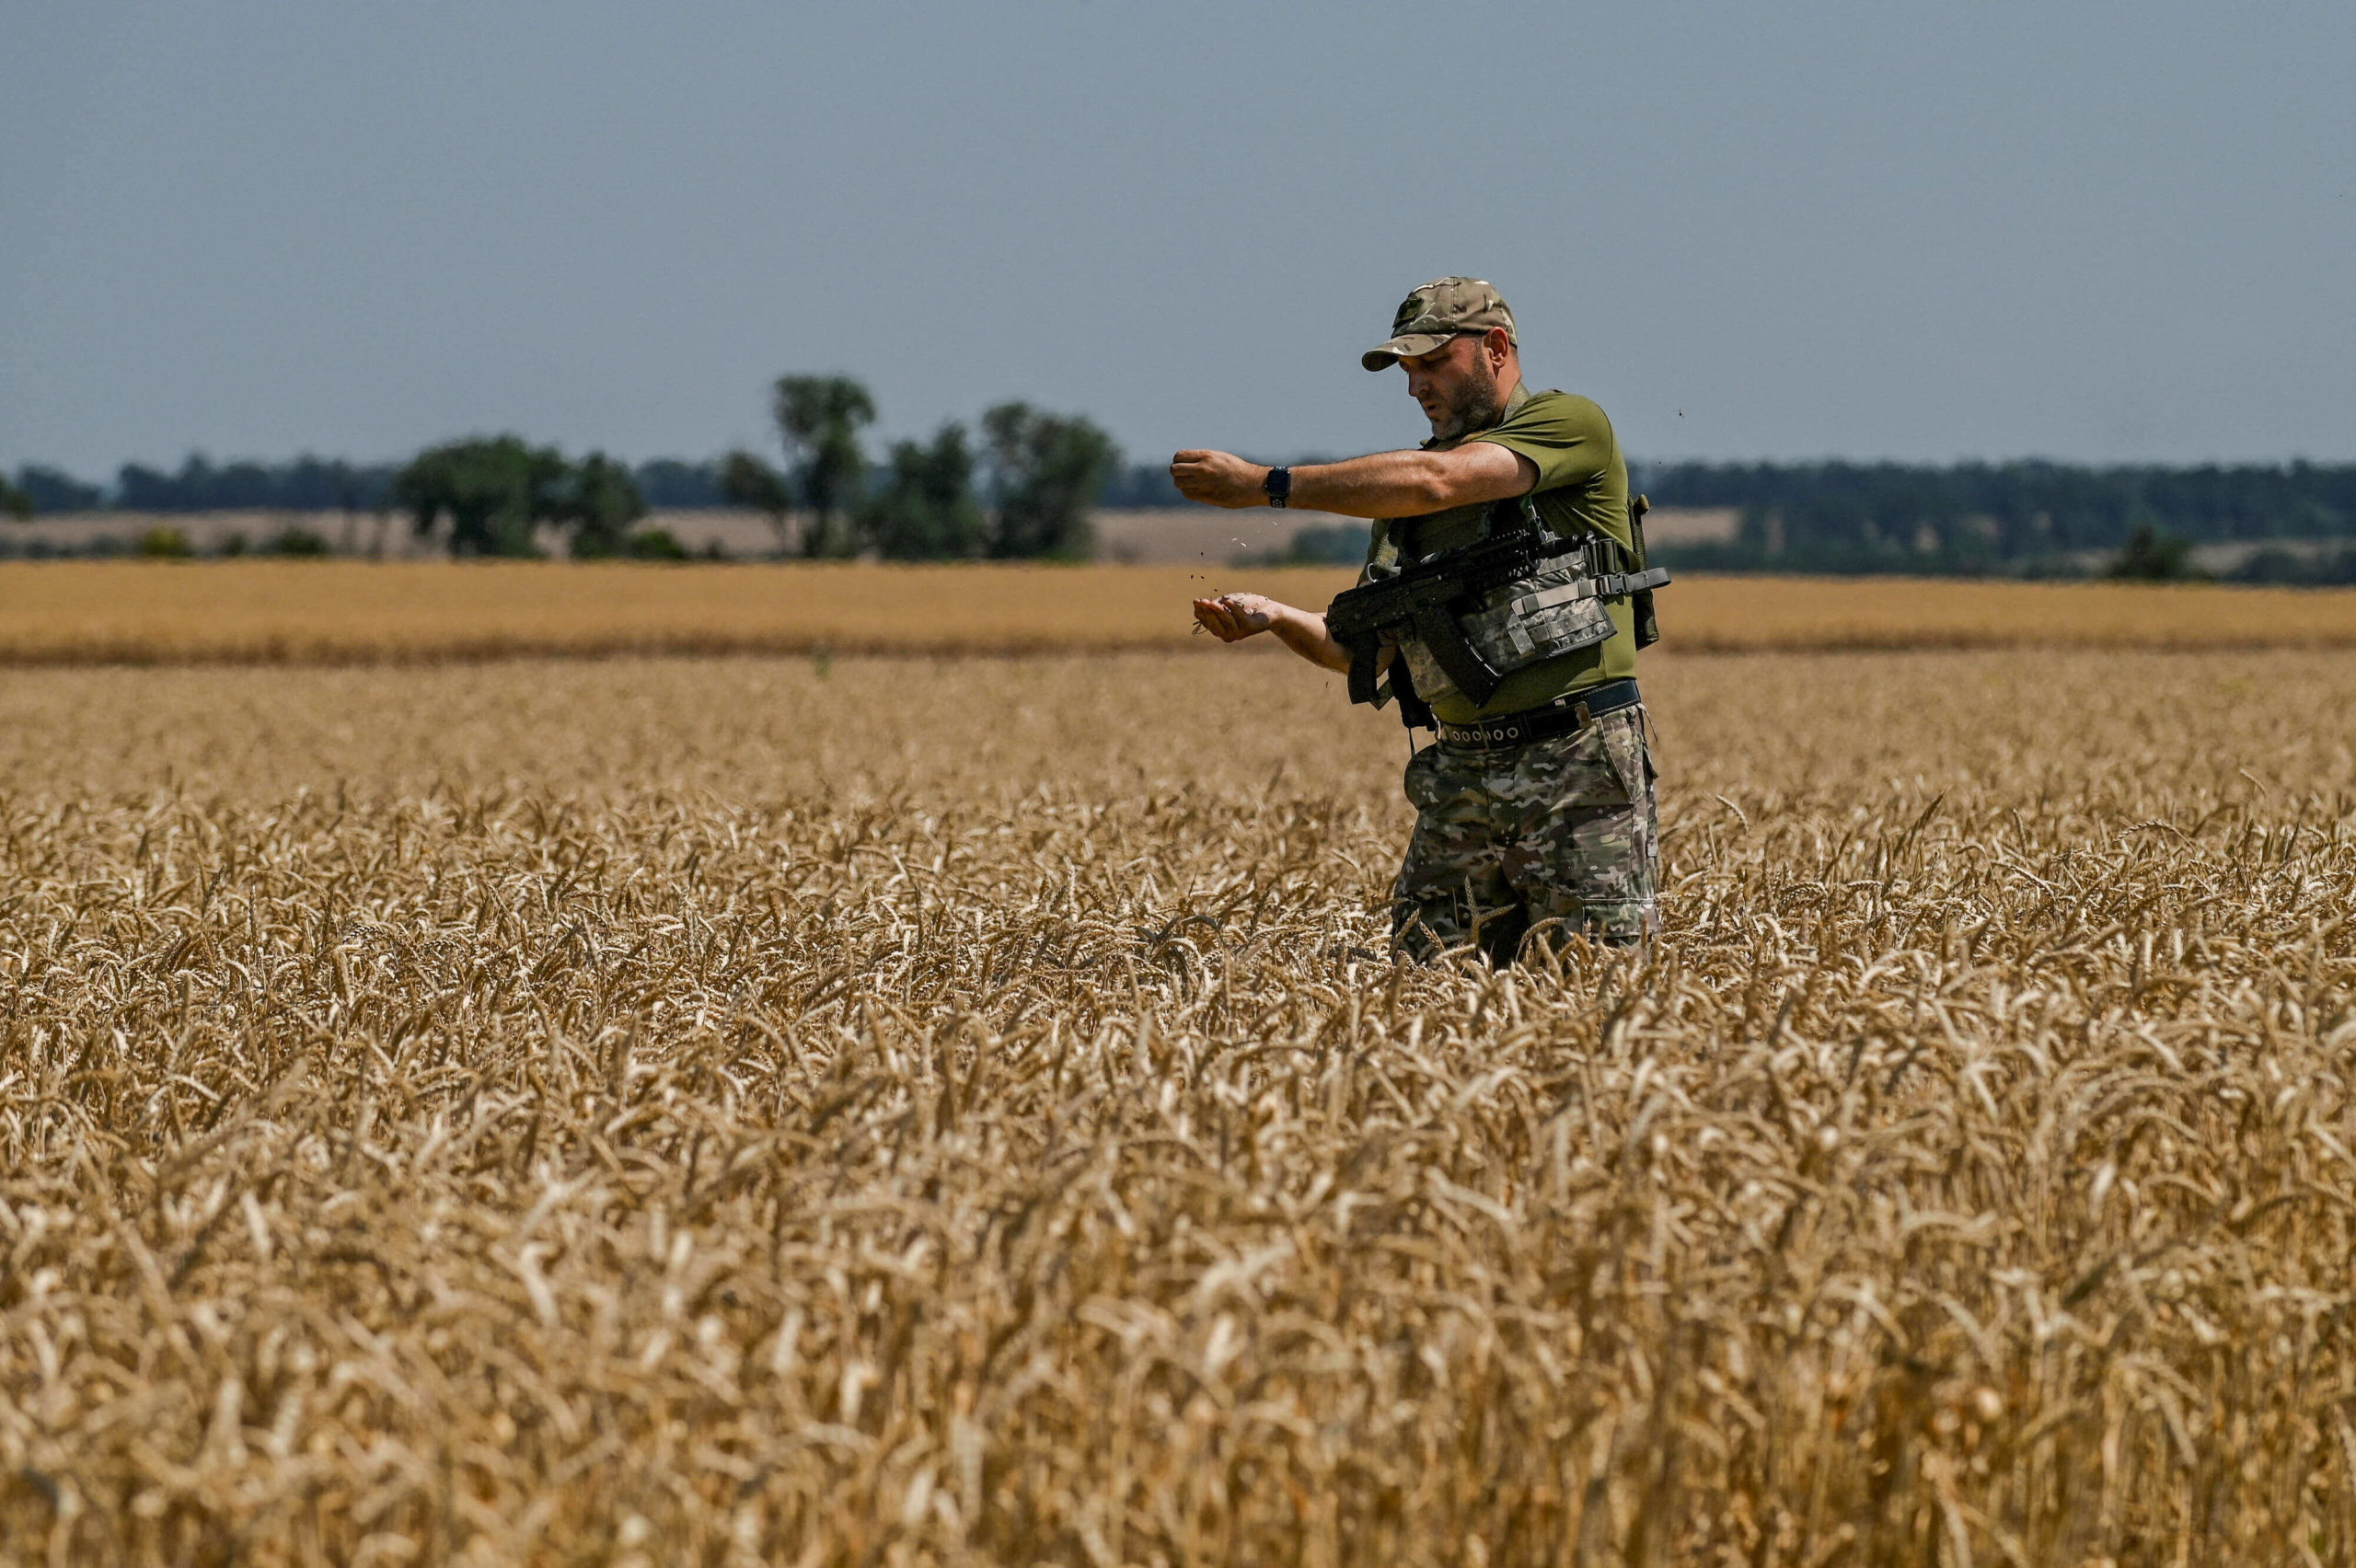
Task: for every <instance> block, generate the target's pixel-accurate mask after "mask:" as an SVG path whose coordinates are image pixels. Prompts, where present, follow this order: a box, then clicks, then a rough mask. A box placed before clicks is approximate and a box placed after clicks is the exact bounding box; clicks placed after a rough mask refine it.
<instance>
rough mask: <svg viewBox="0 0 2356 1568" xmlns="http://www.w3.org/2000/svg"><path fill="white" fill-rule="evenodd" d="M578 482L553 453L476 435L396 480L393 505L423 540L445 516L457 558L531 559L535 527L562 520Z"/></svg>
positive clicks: (426, 456) (435, 450)
mask: <svg viewBox="0 0 2356 1568" xmlns="http://www.w3.org/2000/svg"><path fill="white" fill-rule="evenodd" d="M572 478H573V474H572V465H571V464H569V463H567V462H566V461H565V460H564V455H563V454H562V453H560V452H559V451H558V450H557V449H556V448H555V447H552V446H533V445H530V444H527V443H525V441H524V439H523V438H522V437H521V436H514V435H502V436H494V437H490V438H483V437H476V438H473V439H471V440H467V441H454V442H451V443H449V444H446V445H443V446H435V447H430V448H428V449H427V450H425V451H423V452H421V453H419V454H418V455H416V456H415V457H414V458H412V459H410V463H409V465H408V466H407V467H404V468H402V469H401V471H400V472H399V473H398V474H396V475H394V476H393V489H392V501H393V504H394V505H396V506H398V507H400V508H402V509H403V510H404V511H406V512H408V513H409V514H410V526H412V527H413V528H415V529H416V531H417V533H418V534H419V536H421V537H422V536H425V535H428V534H431V533H433V530H434V529H435V527H436V526H437V525H439V524H440V522H441V520H442V518H443V516H444V515H445V513H446V514H447V515H448V517H449V519H450V552H451V553H452V554H453V555H461V556H533V555H537V554H538V553H539V551H538V548H537V546H536V545H535V544H534V543H533V539H532V531H533V529H534V528H535V527H536V526H537V525H539V524H541V523H549V522H555V521H557V520H558V519H559V518H560V516H562V515H563V512H562V509H563V507H564V506H565V505H566V504H567V503H568V501H569V499H570V498H569V496H568V493H567V490H568V481H570V480H571V479H572Z"/></svg>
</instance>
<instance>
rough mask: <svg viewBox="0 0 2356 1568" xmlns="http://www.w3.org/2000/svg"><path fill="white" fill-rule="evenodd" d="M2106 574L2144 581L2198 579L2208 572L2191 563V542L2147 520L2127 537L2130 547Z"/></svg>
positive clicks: (2195, 580)
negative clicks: (2162, 530)
mask: <svg viewBox="0 0 2356 1568" xmlns="http://www.w3.org/2000/svg"><path fill="white" fill-rule="evenodd" d="M2104 575H2105V576H2108V577H2120V578H2128V579H2131V580H2133V581H2137V582H2200V581H2202V580H2204V579H2206V578H2207V577H2208V575H2209V574H2208V573H2207V572H2205V571H2201V570H2200V568H2199V567H2197V566H2195V565H2193V564H2192V547H2191V545H2189V543H2187V542H2186V541H2184V540H2182V539H2179V538H2177V536H2175V535H2173V534H2163V533H2161V532H2160V531H2159V530H2158V529H2157V528H2154V526H2152V525H2150V524H2149V523H2145V524H2142V525H2140V526H2138V527H2137V528H2136V530H2135V532H2134V533H2133V534H2131V535H2130V536H2128V539H2127V548H2125V549H2123V550H2120V551H2119V555H2118V558H2117V559H2114V560H2113V561H2112V562H2111V563H2110V569H2109V571H2107V572H2105V573H2104Z"/></svg>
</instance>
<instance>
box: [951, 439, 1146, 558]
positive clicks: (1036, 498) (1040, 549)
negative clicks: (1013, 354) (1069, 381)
mask: <svg viewBox="0 0 2356 1568" xmlns="http://www.w3.org/2000/svg"><path fill="white" fill-rule="evenodd" d="M982 437H983V440H984V442H985V443H986V444H987V450H988V454H989V467H990V490H991V494H992V498H993V499H994V501H995V502H996V503H997V508H996V515H995V516H993V517H992V519H991V525H990V534H989V541H988V542H989V553H990V554H991V555H993V556H997V557H999V558H1000V559H1033V558H1036V559H1051V560H1078V559H1082V558H1083V557H1085V556H1086V555H1087V554H1088V551H1089V547H1090V546H1091V544H1092V543H1093V542H1094V541H1093V534H1092V530H1091V528H1090V527H1089V524H1088V509H1089V507H1090V506H1091V505H1092V504H1093V503H1094V502H1095V500H1096V493H1097V491H1098V490H1100V489H1101V488H1102V487H1103V484H1104V481H1105V480H1106V479H1107V478H1110V477H1111V476H1112V475H1113V473H1114V470H1116V469H1117V468H1118V467H1120V464H1121V449H1120V448H1119V447H1118V446H1115V445H1114V444H1113V438H1112V437H1111V436H1109V435H1107V434H1105V433H1104V432H1103V431H1102V430H1099V429H1098V428H1097V427H1096V426H1095V425H1094V424H1093V423H1092V422H1091V421H1088V420H1086V419H1083V418H1081V417H1080V416H1079V415H1077V414H1074V415H1069V416H1066V415H1062V414H1047V413H1042V412H1040V411H1039V410H1038V409H1034V408H1032V407H1031V405H1029V404H1028V403H1000V404H999V406H998V407H996V408H994V409H990V410H989V411H988V412H987V413H985V414H983V415H982Z"/></svg>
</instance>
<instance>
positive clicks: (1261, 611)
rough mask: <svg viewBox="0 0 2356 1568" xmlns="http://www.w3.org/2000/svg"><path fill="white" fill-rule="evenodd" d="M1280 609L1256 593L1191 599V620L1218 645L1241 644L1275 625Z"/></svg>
mask: <svg viewBox="0 0 2356 1568" xmlns="http://www.w3.org/2000/svg"><path fill="white" fill-rule="evenodd" d="M1284 608H1285V607H1284V606H1283V605H1279V604H1277V603H1276V601H1275V600H1274V599H1270V598H1265V597H1263V596H1262V595H1260V594H1220V595H1219V596H1218V598H1216V599H1197V600H1195V623H1196V624H1197V625H1199V626H1200V627H1202V628H1203V629H1204V630H1206V631H1207V632H1209V633H1210V634H1211V635H1212V636H1213V637H1216V638H1218V640H1220V641H1221V642H1241V641H1242V640H1244V639H1245V638H1247V637H1253V636H1256V635H1257V634H1259V633H1261V632H1264V631H1265V630H1267V629H1268V628H1270V627H1272V626H1274V625H1276V617H1279V616H1280V615H1282V614H1283V613H1284Z"/></svg>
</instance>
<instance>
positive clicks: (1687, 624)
mask: <svg viewBox="0 0 2356 1568" xmlns="http://www.w3.org/2000/svg"><path fill="white" fill-rule="evenodd" d="M1351 575H1352V574H1351V573H1350V572H1348V571H1335V570H1332V569H1322V568H1300V567H1292V568H1268V567H1215V566H1210V565H1204V566H1201V567H1196V568H1188V567H1183V566H1134V567H1122V566H1027V565H955V566H895V565H875V564H848V563H822V564H811V563H799V564H794V565H758V566H746V565H734V566H729V565H708V564H698V565H692V566H648V565H643V564H624V563H619V562H601V563H595V564H560V563H554V562H515V561H474V562H451V561H364V560H292V561H290V560H253V559H238V560H231V561H183V562H164V561H40V562H30V561H0V664H16V665H40V664H89V663H150V664H153V663H166V664H168V663H191V662H205V663H291V664H303V663H388V662H399V663H433V662H437V661H451V660H468V659H485V658H513V657H519V656H582V655H595V656H612V655H623V654H641V655H648V654H663V653H674V654H676V653H695V654H718V653H807V652H812V651H828V652H832V653H860V652H870V653H876V652H898V653H916V654H955V653H975V652H988V653H1004V652H1050V651H1078V650H1088V651H1107V650H1123V649H1170V648H1176V647H1182V646H1185V645H1187V642H1188V638H1189V635H1190V633H1191V631H1192V629H1193V623H1192V621H1191V619H1190V617H1188V615H1187V612H1186V601H1187V599H1188V598H1189V597H1192V596H1195V595H1200V594H1210V593H1219V592H1225V591H1227V590H1230V589H1242V588H1249V589H1253V590H1255V591H1257V592H1261V593H1265V594H1273V595H1275V596H1276V597H1277V598H1281V599H1286V600H1288V601H1289V602H1292V603H1295V604H1299V605H1310V606H1312V607H1322V605H1324V604H1325V603H1326V602H1327V601H1328V600H1330V599H1331V598H1332V597H1333V595H1334V594H1335V593H1336V592H1338V591H1340V590H1341V589H1343V588H1345V587H1347V586H1349V583H1350V582H1351ZM1660 608H1661V615H1662V617H1663V624H1664V626H1665V627H1666V628H1668V631H1669V635H1670V637H1671V638H1672V639H1673V640H1674V641H1675V644H1676V646H1678V647H1679V648H1680V649H1683V650H1686V651H1693V652H1702V651H1767V650H1789V649H1923V648H2015V647H2061V648H2071V647H2077V648H2086V647H2093V648H2217V649H2248V648H2258V647H2291V648H2316V649H2324V648H2356V589H2291V588H2230V587H2219V586H2210V585H2201V586H2165V585H2155V584H2128V583H2109V582H2072V583H2033V582H1969V581H1960V580H1953V579H1948V580H1910V579H1905V578H1888V577H1879V578H1796V577H1709V576H1699V577H1693V578H1691V579H1680V581H1679V582H1677V583H1676V584H1675V585H1674V588H1673V590H1672V591H1671V592H1670V593H1668V594H1664V595H1662V598H1661V605H1660Z"/></svg>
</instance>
